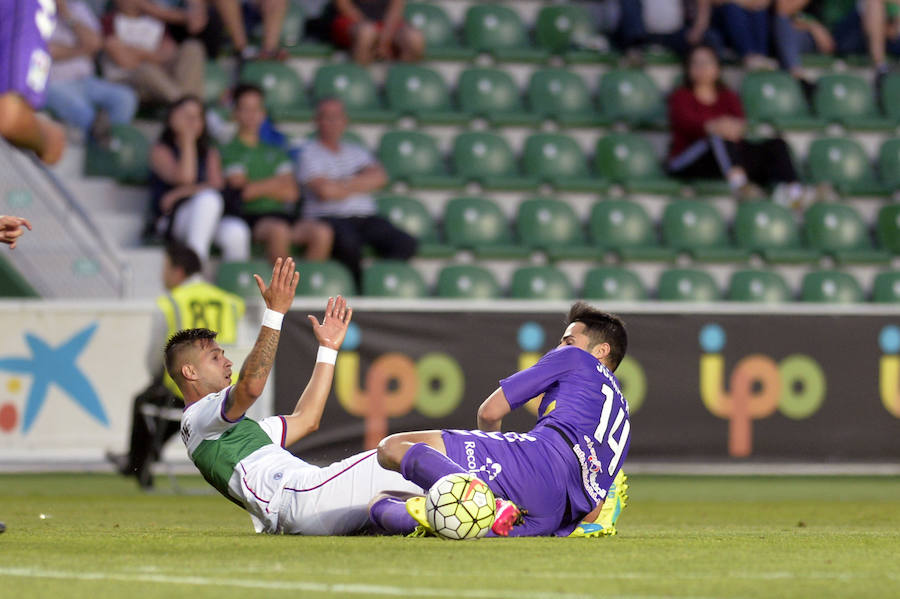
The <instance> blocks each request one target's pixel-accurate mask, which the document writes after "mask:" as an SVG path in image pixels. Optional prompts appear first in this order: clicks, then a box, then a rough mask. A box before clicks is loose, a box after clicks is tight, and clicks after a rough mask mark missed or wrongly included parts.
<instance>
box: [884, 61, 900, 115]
mask: <svg viewBox="0 0 900 599" xmlns="http://www.w3.org/2000/svg"><path fill="white" fill-rule="evenodd" d="M881 105H882V106H883V107H884V112H885V114H887V116H888V118H890V119H892V120H893V121H894V123H900V74H898V73H892V74H890V75H888V76H887V77H885V78H884V80H883V81H882V83H881Z"/></svg>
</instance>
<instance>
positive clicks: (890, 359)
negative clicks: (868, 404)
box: [878, 324, 900, 418]
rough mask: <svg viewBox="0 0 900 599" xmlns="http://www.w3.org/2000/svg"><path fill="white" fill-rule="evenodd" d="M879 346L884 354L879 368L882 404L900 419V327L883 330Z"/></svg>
mask: <svg viewBox="0 0 900 599" xmlns="http://www.w3.org/2000/svg"><path fill="white" fill-rule="evenodd" d="M878 346H879V347H880V348H881V351H882V352H883V353H884V355H883V356H881V360H880V361H879V368H878V390H879V394H880V395H881V403H882V404H884V409H885V410H887V411H888V412H890V414H891V415H892V416H895V417H897V418H900V355H898V354H900V327H897V326H896V325H893V324H890V325H887V326H886V327H884V328H883V329H881V333H879V335H878Z"/></svg>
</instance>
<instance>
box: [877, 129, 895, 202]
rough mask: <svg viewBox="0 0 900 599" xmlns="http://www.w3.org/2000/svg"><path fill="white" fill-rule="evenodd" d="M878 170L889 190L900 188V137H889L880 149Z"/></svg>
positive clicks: (882, 181)
mask: <svg viewBox="0 0 900 599" xmlns="http://www.w3.org/2000/svg"><path fill="white" fill-rule="evenodd" d="M878 172H879V174H880V175H881V183H882V184H884V185H885V187H886V188H887V189H888V190H889V191H897V190H898V189H900V139H889V140H887V141H885V142H884V143H883V144H881V149H880V150H879V151H878Z"/></svg>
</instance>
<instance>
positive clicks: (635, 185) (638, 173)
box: [594, 133, 681, 195]
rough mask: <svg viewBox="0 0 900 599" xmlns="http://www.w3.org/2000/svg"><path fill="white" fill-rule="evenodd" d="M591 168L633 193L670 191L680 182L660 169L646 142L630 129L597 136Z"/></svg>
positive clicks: (669, 192) (666, 192) (678, 188)
mask: <svg viewBox="0 0 900 599" xmlns="http://www.w3.org/2000/svg"><path fill="white" fill-rule="evenodd" d="M594 168H595V170H596V171H597V173H599V174H600V175H601V176H602V177H604V178H606V179H609V180H610V181H614V182H616V183H620V184H623V185H624V186H625V188H626V189H627V190H628V191H630V192H634V193H654V194H660V195H672V194H675V193H677V192H678V191H679V190H680V189H681V185H680V184H679V183H678V182H677V181H675V180H673V179H670V178H668V177H666V176H665V174H664V173H663V170H662V168H661V167H660V165H659V159H658V158H657V156H656V152H655V151H654V150H653V146H652V145H650V142H649V141H648V140H647V139H646V138H644V137H641V136H639V135H635V134H632V133H612V134H610V135H607V136H606V137H601V138H600V139H598V140H597V151H596V154H595V156H594Z"/></svg>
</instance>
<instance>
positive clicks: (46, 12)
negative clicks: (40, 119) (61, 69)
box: [0, 0, 56, 108]
mask: <svg viewBox="0 0 900 599" xmlns="http://www.w3.org/2000/svg"><path fill="white" fill-rule="evenodd" d="M55 27H56V4H55V3H54V2H53V1H52V0H0V94H4V93H7V92H12V93H16V94H19V95H20V96H22V97H23V98H24V99H25V101H26V102H28V104H30V105H31V106H32V107H33V108H41V107H42V106H43V105H44V99H45V95H46V89H47V78H48V77H49V75H50V52H49V51H48V48H47V40H48V39H50V36H51V35H52V34H53V29H54V28H55Z"/></svg>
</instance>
